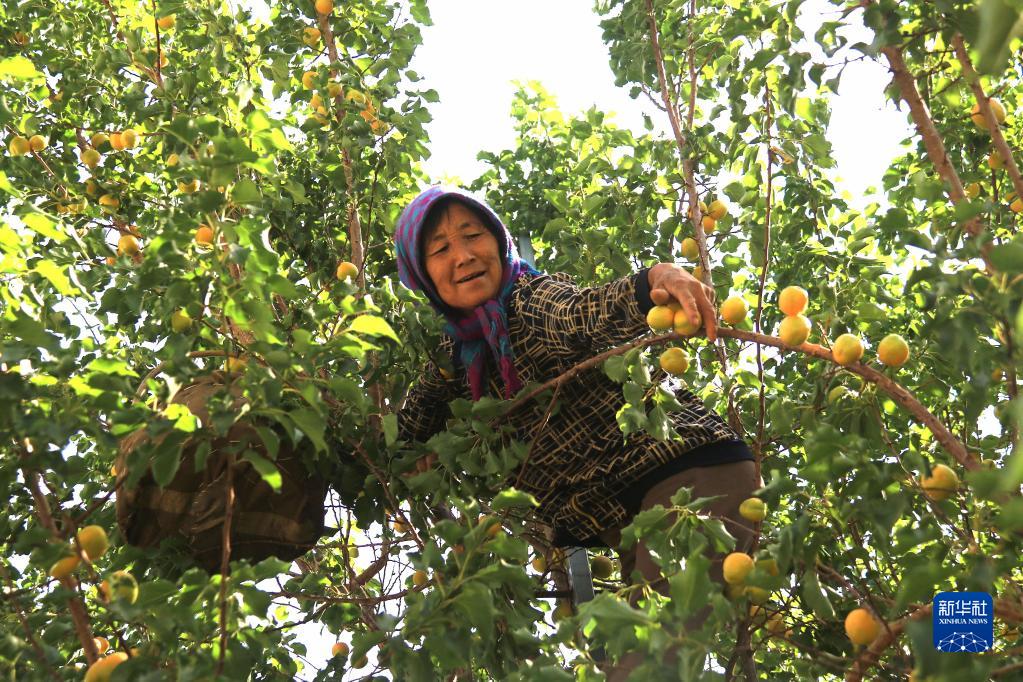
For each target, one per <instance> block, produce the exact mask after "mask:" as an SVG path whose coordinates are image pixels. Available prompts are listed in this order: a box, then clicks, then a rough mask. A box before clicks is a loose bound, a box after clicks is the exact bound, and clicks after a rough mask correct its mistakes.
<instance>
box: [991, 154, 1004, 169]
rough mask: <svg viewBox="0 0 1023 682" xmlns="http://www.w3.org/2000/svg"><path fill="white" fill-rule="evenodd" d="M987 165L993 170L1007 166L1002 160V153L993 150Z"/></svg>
mask: <svg viewBox="0 0 1023 682" xmlns="http://www.w3.org/2000/svg"><path fill="white" fill-rule="evenodd" d="M987 165H988V166H990V167H991V169H992V170H1001V169H1003V168H1005V161H1003V160H1002V157H1001V155H1000V154H999V153H998V152H991V153H990V154H988V157H987Z"/></svg>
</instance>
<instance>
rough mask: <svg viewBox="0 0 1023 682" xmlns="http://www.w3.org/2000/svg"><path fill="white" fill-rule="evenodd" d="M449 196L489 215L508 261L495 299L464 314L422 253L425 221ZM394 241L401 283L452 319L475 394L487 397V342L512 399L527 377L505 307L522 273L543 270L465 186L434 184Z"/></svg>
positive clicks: (409, 210)
mask: <svg viewBox="0 0 1023 682" xmlns="http://www.w3.org/2000/svg"><path fill="white" fill-rule="evenodd" d="M447 196H456V197H458V199H459V200H460V201H462V202H463V203H465V204H468V205H470V206H473V207H474V208H476V209H479V211H480V212H481V213H482V214H483V215H484V216H485V217H486V218H487V220H485V221H484V225H485V226H486V227H487V229H489V230H490V232H491V233H493V235H494V237H495V238H496V239H497V244H498V246H499V247H500V250H501V257H502V261H503V263H502V274H501V286H500V288H499V289H498V294H497V296H496V297H495V298H491V299H489V300H488V301H485V302H483V303H481V304H480V305H478V306H476V308H475V309H474V310H473V311H472V313H470V314H469V315H463V314H462V313H460V312H459V311H457V310H455V309H454V308H452V307H451V306H449V305H448V304H446V303H445V302H444V301H443V300H442V299H441V297H440V295H439V294H438V293H437V288H436V287H435V286H434V284H433V282H432V281H431V280H430V276H429V275H428V274H427V272H426V265H425V263H424V260H423V254H422V252H421V250H420V248H419V242H420V237H421V234H422V230H423V225H424V223H425V222H426V217H427V215H428V214H429V212H430V208H431V207H432V206H433V205H434V204H435V203H436V202H437V201H438V200H440V199H442V198H444V197H447ZM394 244H395V248H396V251H397V253H398V278H399V279H401V282H402V284H404V285H405V286H407V287H408V288H409V289H412V290H414V291H422V292H424V293H425V294H426V297H427V299H429V301H430V304H431V305H432V306H433V308H434V310H436V311H437V312H438V313H440V314H441V315H442V316H443V317H444V319H445V320H446V321H447V324H446V325H445V326H444V331H445V332H446V333H447V334H448V335H449V336H451V337H452V338H453V339H455V341H456V344H455V352H456V354H457V355H458V356H459V358H460V360H461V361H462V366H464V367H465V368H466V372H467V374H468V377H469V388H470V390H471V391H472V399H473V400H479V399H480V398H481V397H483V386H484V381H483V368H484V363H483V353H484V350H485V348H486V347H487V346H489V347H490V352H491V354H492V355H493V356H494V359H495V360H496V361H497V366H498V368H499V369H500V371H501V378H502V379H503V380H504V390H505V397H506V398H511V397H512V396H513V395H515V393H516V392H518V390H519V389H520V388H522V382H521V381H519V377H518V373H517V372H516V371H515V361H514V356H513V354H512V348H511V341H510V339H509V338H508V315H507V311H506V308H505V306H506V305H507V303H508V300H509V299H510V298H511V292H512V289H513V288H514V285H515V281H516V280H517V279H518V278H519V276H520V275H522V274H523V273H530V274H533V275H539V274H540V273H539V272H538V271H537V270H535V269H534V268H533V267H532V266H531V265H530V264H529V263H527V262H526V261H524V260H522V259H520V258H519V253H518V249H516V248H515V241H514V240H513V239H512V236H511V233H510V232H509V231H508V228H507V227H505V225H504V223H503V222H501V219H500V218H498V217H497V214H496V213H494V210H493V209H492V208H490V207H489V206H487V204H486V203H484V202H483V201H482V200H480V199H477V198H475V197H474V196H472V195H471V194H469V193H468V192H465V191H464V190H461V189H458V188H454V187H451V188H446V187H439V186H437V187H430V188H429V189H426V190H424V191H423V192H422V193H420V194H419V196H417V197H416V198H415V199H413V200H412V203H410V204H409V205H408V206H406V207H405V210H404V211H402V213H401V217H399V218H398V228H397V229H396V230H395V233H394Z"/></svg>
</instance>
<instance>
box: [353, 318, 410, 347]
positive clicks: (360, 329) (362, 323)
mask: <svg viewBox="0 0 1023 682" xmlns="http://www.w3.org/2000/svg"><path fill="white" fill-rule="evenodd" d="M348 331H351V332H355V333H357V334H365V335H367V336H386V337H388V338H391V339H394V340H395V341H396V342H398V343H401V339H399V338H398V335H397V334H395V333H394V330H393V329H391V325H389V324H387V320H385V319H384V318H382V317H377V316H376V315H368V314H367V315H359V316H358V317H356V318H355V319H354V320H352V325H351V326H350V327H349V328H348Z"/></svg>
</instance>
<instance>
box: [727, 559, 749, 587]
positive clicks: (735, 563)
mask: <svg viewBox="0 0 1023 682" xmlns="http://www.w3.org/2000/svg"><path fill="white" fill-rule="evenodd" d="M752 570H753V557H751V556H750V555H749V554H746V553H745V552H732V553H731V554H729V555H728V556H726V557H725V560H724V563H722V565H721V571H722V575H723V576H724V578H725V582H726V583H729V584H732V585H738V584H739V583H742V582H743V581H745V580H746V576H748V575H749V574H750V571H752Z"/></svg>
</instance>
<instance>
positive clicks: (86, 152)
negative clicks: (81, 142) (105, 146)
mask: <svg viewBox="0 0 1023 682" xmlns="http://www.w3.org/2000/svg"><path fill="white" fill-rule="evenodd" d="M79 158H80V159H81V160H82V163H84V164H85V165H86V166H88V167H89V169H90V170H91V169H93V168H95V167H96V166H98V165H99V162H100V159H102V158H103V157H102V156H100V153H99V152H98V151H96V150H95V149H83V150H82V153H81V155H80V156H79Z"/></svg>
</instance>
